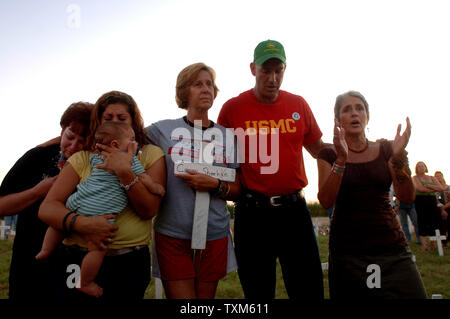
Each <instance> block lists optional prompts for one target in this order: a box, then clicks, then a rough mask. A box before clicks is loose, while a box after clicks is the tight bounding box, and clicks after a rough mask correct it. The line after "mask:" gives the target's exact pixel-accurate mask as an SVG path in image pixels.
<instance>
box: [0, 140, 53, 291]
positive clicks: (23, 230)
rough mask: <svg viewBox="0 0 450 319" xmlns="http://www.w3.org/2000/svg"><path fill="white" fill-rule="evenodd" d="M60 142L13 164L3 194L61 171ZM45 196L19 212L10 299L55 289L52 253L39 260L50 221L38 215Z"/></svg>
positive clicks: (29, 153)
mask: <svg viewBox="0 0 450 319" xmlns="http://www.w3.org/2000/svg"><path fill="white" fill-rule="evenodd" d="M59 154H60V148H59V145H52V146H48V147H44V148H33V149H31V150H29V151H28V152H27V153H25V155H23V156H22V157H21V158H20V159H19V160H18V161H17V162H16V163H15V164H14V166H13V167H12V168H11V170H10V171H9V172H8V174H7V175H6V176H5V178H4V179H3V182H2V185H1V186H0V196H5V195H9V194H14V193H19V192H22V191H25V190H27V189H30V188H32V187H34V186H35V185H37V184H38V183H39V182H40V181H42V180H43V179H44V178H47V177H53V176H56V175H58V174H59V167H58V165H57V163H58V160H59ZM42 201H43V198H42V199H40V200H38V201H37V202H35V203H33V204H32V205H30V206H28V207H27V208H25V209H24V210H22V211H20V212H19V213H18V215H19V216H18V220H17V227H16V236H15V239H14V244H13V254H12V258H11V266H10V273H9V297H10V299H19V298H20V299H25V298H26V299H32V298H33V299H35V298H47V297H48V296H49V294H50V293H51V291H52V284H51V278H52V276H51V257H50V258H49V260H47V261H37V260H36V259H35V256H36V254H37V253H38V252H39V251H40V250H41V245H42V240H43V238H44V235H45V232H46V230H47V227H48V225H47V224H45V223H44V222H42V221H41V220H40V219H39V218H38V211H39V206H40V205H41V203H42Z"/></svg>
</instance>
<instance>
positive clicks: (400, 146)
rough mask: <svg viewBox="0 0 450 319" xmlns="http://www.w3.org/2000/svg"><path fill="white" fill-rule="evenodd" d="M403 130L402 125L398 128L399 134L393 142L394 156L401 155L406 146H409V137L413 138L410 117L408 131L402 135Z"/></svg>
mask: <svg viewBox="0 0 450 319" xmlns="http://www.w3.org/2000/svg"><path fill="white" fill-rule="evenodd" d="M401 129H402V125H401V124H399V125H398V126H397V134H396V135H395V138H394V141H393V142H392V151H393V156H397V155H400V154H401V153H402V152H403V150H404V149H405V148H406V145H408V142H409V137H410V136H411V123H410V122H409V117H407V118H406V129H405V131H404V132H403V134H401V135H400V131H401Z"/></svg>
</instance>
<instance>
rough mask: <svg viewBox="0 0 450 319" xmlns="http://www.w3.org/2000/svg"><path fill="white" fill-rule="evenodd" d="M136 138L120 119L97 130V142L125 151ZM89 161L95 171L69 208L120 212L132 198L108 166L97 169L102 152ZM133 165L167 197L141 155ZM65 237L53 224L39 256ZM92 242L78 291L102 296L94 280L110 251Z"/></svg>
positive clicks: (85, 211)
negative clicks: (148, 172)
mask: <svg viewBox="0 0 450 319" xmlns="http://www.w3.org/2000/svg"><path fill="white" fill-rule="evenodd" d="M134 138H135V135H134V131H133V129H132V128H131V126H129V125H128V124H125V123H120V122H105V123H103V124H102V125H100V126H99V127H98V129H97V131H96V132H95V141H96V143H98V144H104V145H108V146H110V147H112V148H115V149H118V150H120V151H122V152H127V150H128V145H129V143H130V142H133V141H134ZM89 163H90V165H91V167H92V174H91V175H90V176H89V177H88V178H87V179H86V180H85V181H84V182H82V183H80V184H78V186H77V191H76V192H75V193H73V194H72V195H71V196H70V197H69V198H68V199H67V202H66V207H67V208H68V209H70V210H71V211H74V212H76V213H77V214H80V215H84V216H98V215H106V214H119V213H120V212H121V211H122V210H123V209H124V208H125V207H126V206H127V204H128V198H127V195H126V193H125V191H124V189H123V187H122V186H121V184H120V181H119V179H118V177H117V176H116V175H114V174H112V173H110V172H108V171H106V170H104V169H100V168H97V165H100V164H103V160H102V157H101V155H100V154H99V153H91V154H90V156H89ZM131 168H132V170H133V172H134V173H135V174H136V176H138V177H139V179H140V180H141V181H142V182H143V184H144V185H145V187H146V188H147V189H148V190H149V191H150V192H151V193H153V194H156V195H159V196H164V193H165V190H164V187H163V186H162V185H160V184H157V183H155V182H154V181H153V180H152V179H151V177H150V176H149V175H147V174H146V173H145V170H144V168H143V167H142V165H141V163H140V162H139V159H138V157H137V156H133V162H132V165H131ZM114 221H115V220H114V219H112V220H110V222H111V223H114ZM63 238H64V235H63V233H62V232H60V231H59V230H56V229H54V228H52V227H49V228H48V229H47V232H46V234H45V237H44V241H43V244H42V248H41V251H40V252H39V253H38V254H37V255H36V259H44V258H47V257H48V256H49V255H50V254H51V252H52V251H53V250H55V248H56V247H57V246H58V244H59V242H61V241H62V239H63ZM88 245H89V252H88V253H87V254H86V256H85V257H84V259H83V262H82V264H81V280H80V288H78V290H80V291H82V292H84V293H86V294H88V295H91V296H95V297H100V296H101V295H102V293H103V289H102V288H101V287H100V286H98V285H97V284H96V283H95V282H94V279H95V277H96V276H97V274H98V272H99V270H100V267H101V265H102V262H103V258H104V257H105V255H106V250H100V249H99V248H98V247H96V246H94V245H92V244H91V243H88Z"/></svg>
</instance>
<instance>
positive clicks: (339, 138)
mask: <svg viewBox="0 0 450 319" xmlns="http://www.w3.org/2000/svg"><path fill="white" fill-rule="evenodd" d="M333 144H334V148H335V149H336V155H337V159H336V163H337V164H339V165H343V164H345V162H346V161H347V156H348V146H347V142H346V141H345V130H344V129H343V128H342V127H340V125H339V121H338V120H337V119H334V134H333Z"/></svg>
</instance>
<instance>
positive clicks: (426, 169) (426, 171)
mask: <svg viewBox="0 0 450 319" xmlns="http://www.w3.org/2000/svg"><path fill="white" fill-rule="evenodd" d="M420 163H422V164H423V166H425V173H428V167H427V164H425V163H424V162H422V161H419V162H417V164H416V167H415V168H414V171H415V172H416V174H417V166H419V164H420Z"/></svg>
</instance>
